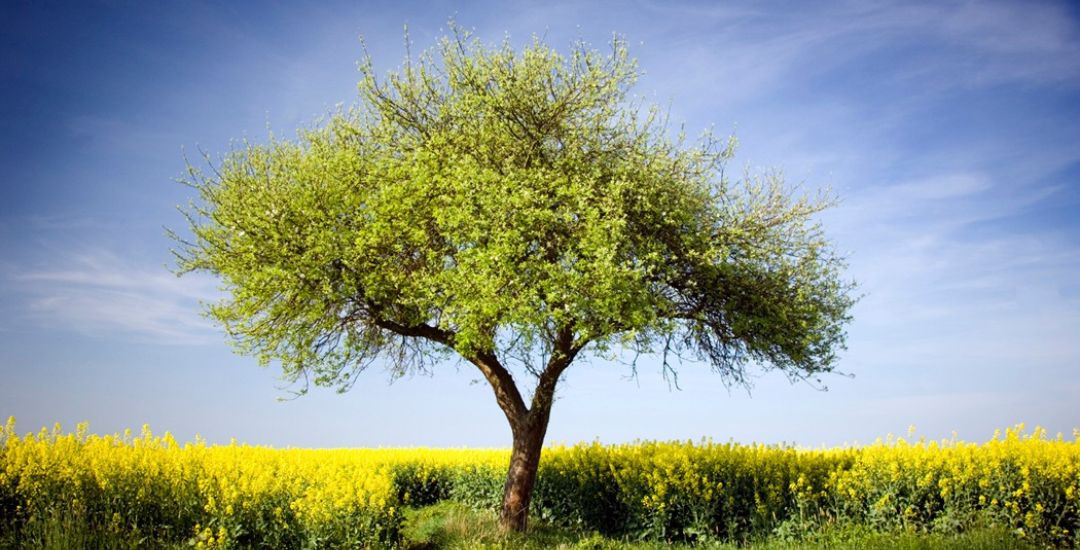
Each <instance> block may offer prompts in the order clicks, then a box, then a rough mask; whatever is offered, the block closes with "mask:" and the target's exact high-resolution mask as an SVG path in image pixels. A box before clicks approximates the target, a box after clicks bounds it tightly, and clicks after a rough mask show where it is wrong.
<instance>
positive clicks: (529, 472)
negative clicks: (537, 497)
mask: <svg viewBox="0 0 1080 550" xmlns="http://www.w3.org/2000/svg"><path fill="white" fill-rule="evenodd" d="M547 412H548V411H536V410H533V411H530V414H528V415H527V418H526V419H525V421H524V422H521V423H520V424H519V427H518V428H516V429H514V430H513V432H514V447H513V451H512V452H511V454H510V471H509V472H507V474H506V485H505V486H504V488H503V502H502V511H501V512H500V513H499V528H500V529H502V530H503V531H524V530H525V529H526V528H527V527H528V525H529V503H530V502H531V501H532V493H533V486H534V485H535V484H536V474H537V470H538V469H539V466H540V452H541V450H543V447H544V434H546V433H547V425H548V418H549V417H550V415H549V414H546V413H547Z"/></svg>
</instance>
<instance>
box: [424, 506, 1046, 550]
mask: <svg viewBox="0 0 1080 550" xmlns="http://www.w3.org/2000/svg"><path fill="white" fill-rule="evenodd" d="M403 534H404V540H403V547H404V548H405V549H406V550H473V549H483V550H511V549H514V550H548V549H552V550H866V549H881V550H1036V549H1037V547H1036V546H1033V545H1031V544H1028V543H1027V542H1025V541H1023V540H1020V539H1018V538H1016V537H1015V536H1013V535H1011V534H1010V533H1007V532H1005V531H1002V530H997V529H981V530H976V531H972V532H968V533H964V534H960V535H943V534H927V533H914V532H901V533H877V532H873V531H871V530H869V529H868V528H865V527H860V526H845V527H830V528H826V529H823V530H821V531H816V532H812V533H807V534H806V536H805V537H804V538H803V539H802V540H777V539H771V540H764V541H757V542H744V543H733V542H726V543H721V542H704V543H699V544H693V545H689V544H668V543H665V542H662V541H643V542H642V541H629V540H618V539H611V538H607V537H603V536H600V535H597V534H595V533H582V532H577V531H574V530H570V529H564V528H559V527H556V526H553V525H550V524H547V523H545V522H541V521H536V520H531V521H530V526H529V530H528V531H527V532H525V533H502V532H500V531H499V526H498V521H497V518H496V516H495V514H494V513H491V512H485V511H477V510H474V509H472V508H469V507H468V506H465V505H462V504H460V503H456V502H451V501H443V502H440V503H438V504H435V505H432V506H427V507H423V508H416V509H411V510H408V511H406V522H405V528H404V531H403Z"/></svg>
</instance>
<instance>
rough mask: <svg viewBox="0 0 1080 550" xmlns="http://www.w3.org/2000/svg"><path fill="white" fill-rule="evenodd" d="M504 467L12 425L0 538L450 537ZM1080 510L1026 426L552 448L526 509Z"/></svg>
mask: <svg viewBox="0 0 1080 550" xmlns="http://www.w3.org/2000/svg"><path fill="white" fill-rule="evenodd" d="M508 463H509V451H508V450H499V449H496V450H486V449H335V450H330V449H326V450H323V449H281V450H279V449H271V448H263V447H250V446H243V445H232V446H208V445H205V444H187V445H180V444H178V443H177V442H176V441H175V440H173V438H172V437H171V436H169V435H168V434H165V435H164V436H155V435H154V434H152V433H151V432H150V430H149V429H148V428H144V431H143V432H142V434H140V435H137V436H136V435H133V434H130V433H126V434H118V435H114V436H97V435H91V434H89V433H88V427H87V426H85V425H83V426H80V427H79V428H78V430H76V432H75V433H64V432H63V431H61V429H60V428H59V427H57V428H55V429H53V430H42V431H41V432H39V433H37V434H28V435H25V436H19V435H17V432H16V429H15V423H14V420H12V421H10V422H9V423H8V425H7V427H6V428H5V429H4V430H3V434H2V438H0V541H2V543H3V544H4V545H7V546H12V547H33V546H38V547H41V546H48V545H47V544H45V543H44V542H43V541H46V539H49V537H53V538H56V537H61V538H62V537H63V536H70V533H68V534H64V533H58V532H56V531H57V530H71V529H74V531H77V532H78V533H82V535H79V536H85V537H88V538H87V540H88V541H89V540H90V539H93V538H94V537H99V536H105V535H106V534H109V533H112V534H113V535H117V536H119V538H120V539H122V540H125V541H126V540H132V541H136V542H140V543H142V544H141V545H142V546H147V545H150V544H160V545H162V546H161V547H163V548H170V547H173V546H169V545H175V546H176V547H179V546H180V545H191V546H194V547H199V548H369V547H370V548H393V547H403V548H421V547H426V548H439V547H443V546H439V544H438V541H433V540H427V539H425V537H427V538H431V537H432V536H434V535H431V533H428V534H426V535H425V534H424V532H425V531H424V530H425V529H428V531H430V530H431V529H434V527H431V524H432V520H431V518H430V517H427V516H431V515H432V514H433V512H428V510H432V509H434V510H437V511H440V512H437V513H434V514H435V516H437V517H438V518H439V520H438V521H443V522H444V521H445V519H446V518H445V516H446V515H447V514H448V513H449V512H447V510H450V511H451V512H454V511H457V512H454V513H464V512H463V511H470V513H476V514H480V515H479V516H476V517H485V516H484V514H486V513H487V512H488V511H492V510H495V509H496V508H497V506H498V505H499V502H500V501H501V498H502V491H503V483H504V481H505V473H506V468H507V466H508ZM433 505H434V508H430V507H432V506H433ZM1078 509H1080V442H1078V441H1077V440H1076V439H1075V438H1074V439H1073V440H1066V439H1065V438H1063V437H1062V436H1057V437H1049V436H1048V435H1047V434H1046V433H1044V432H1043V431H1041V430H1039V429H1035V430H1034V431H1032V432H1030V433H1025V431H1024V428H1023V426H1018V427H1016V428H1015V429H1010V430H1007V431H1006V432H1005V433H1003V434H1001V435H1000V436H998V437H995V438H993V439H992V440H990V441H988V442H985V443H981V444H974V443H964V442H959V441H946V442H934V441H924V440H919V441H907V440H905V439H902V438H899V439H898V438H892V437H889V438H887V439H885V440H883V441H878V442H876V443H875V444H873V445H869V446H864V447H857V448H836V449H799V448H795V447H789V446H765V445H743V444H737V443H724V444H718V443H714V442H711V441H702V442H698V443H692V442H670V443H659V442H639V443H634V444H627V445H601V444H599V443H591V444H579V445H576V446H573V447H552V448H548V449H546V450H545V452H544V459H543V461H542V463H541V468H540V474H539V482H538V485H537V488H536V495H535V498H534V500H533V503H532V510H531V513H532V515H533V517H534V519H535V520H537V521H538V524H539V525H540V526H545V527H544V528H550V529H557V530H562V531H560V532H571V533H578V534H581V536H580V537H579V540H576V541H574V542H573V543H572V544H571V545H570V546H566V547H590V548H606V547H607V546H603V544H601V542H603V541H644V542H643V544H649V545H653V544H668V543H681V544H697V545H719V544H731V543H741V542H746V541H766V540H769V541H774V542H776V541H779V542H783V541H805V540H809V539H813V538H814V537H816V536H820V534H821V533H823V532H829V530H830V529H832V528H833V527H836V526H841V527H843V529H842V531H844V532H850V531H851V530H852V529H854V530H856V531H858V532H861V533H864V536H871V535H870V534H873V533H878V534H880V533H909V534H910V533H930V534H934V536H954V535H961V534H964V533H978V532H984V531H986V530H990V531H992V532H994V533H1009V534H1010V536H1009V537H1005V538H1006V539H1008V538H1014V539H1015V541H1013V542H1008V541H1005V542H1003V544H1004V543H1006V542H1007V543H1008V544H1021V542H1023V541H1027V542H1030V543H1032V544H1036V545H1039V546H1059V547H1076V546H1077V543H1078V541H1080V539H1078V538H1077V536H1076V532H1077V528H1078V527H1080V525H1078V523H1080V514H1078ZM450 515H453V514H450ZM425 517H427V519H426V520H425V519H424V518H425ZM492 517H494V516H492ZM425 521H426V522H427V525H428V527H426V528H425V527H424V525H425ZM469 521H473V520H469ZM435 523H437V524H438V525H442V524H441V523H438V522H435ZM439 529H445V527H439ZM832 530H833V531H835V529H832ZM582 537H583V538H582ZM589 537H595V540H596V541H600V542H597V543H596V545H594V546H588V545H587V544H586V543H588V541H589V540H592V539H590V538H589ZM436 538H437V537H436ZM425 540H426V542H425ZM582 541H584V542H582ZM133 544H134V543H133ZM485 544H486V543H485ZM560 544H563V545H564V546H565V545H566V544H568V543H566V542H563V543H560ZM582 544H586V545H585V546H582ZM589 544H591V543H589ZM83 545H84V546H87V547H89V546H93V544H90V543H89V542H86V541H83ZM575 545H576V546H575ZM835 546H836V545H833V546H830V547H835ZM612 547H616V546H612ZM617 547H622V546H617ZM916 547H918V546H916ZM1002 547H1013V546H1002ZM1015 547H1019V546H1015Z"/></svg>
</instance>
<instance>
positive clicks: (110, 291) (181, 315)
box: [4, 251, 220, 344]
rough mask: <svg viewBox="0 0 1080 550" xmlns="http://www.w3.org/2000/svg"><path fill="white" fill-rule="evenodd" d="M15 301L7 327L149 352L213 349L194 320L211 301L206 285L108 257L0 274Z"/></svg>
mask: <svg viewBox="0 0 1080 550" xmlns="http://www.w3.org/2000/svg"><path fill="white" fill-rule="evenodd" d="M4 275H5V278H6V279H7V283H6V284H5V286H6V287H9V288H12V289H13V290H15V291H16V292H18V293H19V294H20V295H21V299H20V300H18V302H19V304H18V305H17V306H16V307H17V308H18V311H16V312H14V315H13V316H12V317H10V318H9V319H10V320H13V321H15V322H31V323H34V324H38V325H41V326H44V327H47V328H52V329H61V330H71V331H75V332H79V333H83V334H87V335H91V336H95V337H103V336H107V337H118V338H122V339H134V340H139V341H151V342H153V343H157V344H201V343H206V342H210V341H219V340H220V337H219V336H215V331H214V329H213V327H212V325H211V323H209V322H208V321H206V320H204V319H203V318H201V317H199V315H198V309H199V305H198V304H199V302H200V301H210V300H213V299H215V298H216V291H215V282H214V280H213V279H212V278H211V277H208V276H204V275H200V274H191V275H185V276H184V277H182V278H177V277H176V276H175V275H173V274H172V273H170V272H169V271H168V270H167V269H166V268H165V267H164V266H160V267H157V268H149V267H147V266H146V265H142V264H133V263H132V262H131V261H130V260H126V259H123V258H121V257H119V256H117V255H116V254H114V253H112V252H109V251H88V252H82V253H78V254H74V255H71V256H69V257H64V258H63V259H62V260H59V261H57V262H56V263H55V264H53V265H48V266H43V267H39V268H35V269H13V268H10V267H9V269H7V270H6V272H5V274H4Z"/></svg>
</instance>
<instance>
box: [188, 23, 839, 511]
mask: <svg viewBox="0 0 1080 550" xmlns="http://www.w3.org/2000/svg"><path fill="white" fill-rule="evenodd" d="M452 31H453V32H452V33H451V34H450V35H449V36H446V37H444V38H442V39H441V41H440V42H439V43H438V46H437V47H436V48H434V49H432V50H429V51H426V52H425V53H423V54H422V55H420V56H419V57H418V58H416V59H412V58H410V57H409V56H406V58H405V62H404V65H403V66H402V68H400V69H399V71H397V72H391V73H389V74H387V75H386V76H385V77H383V78H382V79H380V78H378V77H377V75H376V72H375V70H374V69H373V67H372V63H371V60H370V57H366V58H365V60H364V61H363V62H362V63H361V64H360V70H361V73H362V80H361V81H360V84H359V92H360V103H359V104H358V105H356V106H353V107H350V108H339V109H337V110H336V111H334V112H332V113H331V114H329V115H328V117H327V118H326V119H325V120H323V121H321V122H319V123H317V124H315V125H313V126H312V127H309V128H304V129H302V130H301V131H300V132H299V135H298V138H297V139H296V140H295V141H289V140H279V139H276V138H275V137H274V136H273V135H272V134H271V136H270V138H269V142H268V143H266V144H255V143H249V142H244V143H242V144H240V145H238V146H235V147H234V148H233V150H232V151H231V152H229V153H228V154H226V155H224V156H222V157H221V158H219V159H217V160H216V161H215V160H213V159H210V158H207V159H206V161H207V163H208V164H209V165H210V167H211V169H212V170H211V172H210V173H209V174H206V173H203V172H202V171H201V170H199V169H197V168H194V167H189V177H188V178H187V179H185V180H184V183H186V184H188V185H190V186H191V187H192V188H194V189H195V190H196V191H197V192H198V198H197V199H195V200H193V201H192V202H191V205H190V206H189V208H187V209H186V210H185V211H184V212H185V214H186V215H187V218H188V222H189V224H190V229H191V231H192V233H193V238H188V239H187V240H184V239H181V238H180V237H176V238H177V239H178V240H179V241H180V247H179V249H178V250H177V251H176V254H177V257H178V267H179V271H180V272H181V273H183V272H188V271H207V272H210V273H213V274H216V275H217V276H219V277H220V278H221V280H222V281H223V284H224V288H225V289H226V290H227V291H228V297H227V298H226V299H224V300H222V301H221V302H219V303H217V304H213V305H210V306H208V308H207V313H208V315H209V317H211V318H213V319H215V320H216V321H218V322H219V323H220V324H221V325H222V326H223V327H224V330H225V331H226V332H227V334H228V335H229V336H230V337H231V339H232V340H233V342H234V344H235V345H236V346H237V347H238V349H239V350H240V351H241V352H242V353H245V354H249V355H252V356H254V357H256V358H258V360H259V362H260V363H261V364H262V365H264V366H265V365H267V364H270V363H276V364H280V366H281V368H282V371H283V373H284V377H285V378H286V379H287V380H289V381H291V382H303V384H302V388H303V389H302V390H301V392H302V391H305V390H306V389H307V387H308V385H309V384H310V383H314V384H315V385H322V386H330V387H337V388H338V389H339V390H340V391H346V390H348V389H349V388H350V387H351V386H352V385H353V384H354V383H355V381H356V377H357V375H358V374H359V373H360V372H362V371H364V370H365V369H366V368H368V367H369V366H370V365H372V364H373V363H375V362H379V363H380V364H383V365H385V366H386V367H387V368H388V369H389V371H390V372H391V373H392V376H394V377H398V376H402V375H405V374H407V373H411V372H418V371H419V372H431V371H432V370H433V369H434V368H435V367H436V366H437V365H438V364H440V363H443V362H444V361H445V360H447V359H449V358H451V357H455V356H456V357H457V358H459V359H461V360H463V361H466V362H468V363H470V364H471V365H473V366H475V367H476V368H477V369H478V370H479V372H480V373H481V374H482V375H483V377H484V379H485V380H486V381H487V382H488V383H489V384H490V385H491V388H492V390H493V391H494V393H495V399H496V401H497V402H498V405H499V407H500V408H501V409H502V411H503V413H504V414H505V415H506V419H507V421H508V422H509V424H510V430H511V432H512V434H513V446H512V454H511V464H510V468H509V471H508V473H507V479H506V485H505V491H504V496H503V503H502V510H501V515H500V524H501V525H502V527H503V528H505V529H512V530H521V529H524V528H525V526H526V521H527V513H528V509H529V502H530V498H531V494H532V489H533V484H534V482H535V480H536V473H537V467H538V463H539V460H540V453H541V448H542V444H543V440H544V434H545V432H546V430H547V427H548V419H549V417H550V413H551V406H552V401H553V398H554V396H555V391H556V386H557V384H558V383H559V381H560V379H561V378H562V377H563V376H564V373H565V371H566V369H567V368H568V367H570V365H571V364H573V363H574V361H575V360H576V359H578V358H579V357H582V356H583V355H593V356H599V357H604V358H615V357H616V356H618V354H620V353H623V354H625V353H630V354H632V355H622V357H630V356H633V357H635V358H636V357H638V356H640V355H641V354H655V355H657V356H659V357H660V358H661V359H662V365H663V367H662V368H663V372H664V373H665V375H669V374H674V373H675V372H676V369H677V368H678V367H679V366H680V365H681V364H682V363H683V362H697V363H704V364H707V365H709V366H711V368H712V369H713V370H714V371H715V372H716V373H718V374H719V375H720V377H721V379H722V381H723V382H724V383H726V384H747V383H748V379H747V372H748V368H750V367H754V366H757V367H760V368H762V369H766V370H767V369H778V370H780V371H782V372H784V373H786V374H787V375H788V376H789V377H791V378H793V379H800V380H804V379H808V378H815V379H816V377H817V375H818V374H820V373H825V372H829V371H831V370H832V369H833V367H834V365H835V363H836V360H837V356H836V353H837V352H838V350H840V349H842V348H843V346H844V338H845V334H844V331H843V326H844V325H845V324H846V323H847V322H848V321H849V315H848V311H849V309H850V307H851V306H852V304H853V302H854V299H853V298H852V297H851V296H850V292H851V290H852V289H853V285H852V284H851V283H848V282H844V281H843V280H841V279H840V272H841V271H842V269H843V267H844V264H843V259H842V258H841V257H839V256H838V255H837V254H836V253H835V251H834V250H833V247H832V245H831V243H830V242H829V241H828V240H827V239H826V238H825V237H824V236H823V233H822V230H821V228H820V226H819V224H817V223H816V222H815V221H814V219H813V218H814V216H815V214H817V213H819V212H820V211H822V210H823V209H825V208H828V207H829V206H831V205H832V204H833V201H832V200H831V199H830V198H829V197H828V196H825V195H821V194H817V195H815V196H812V197H808V196H806V195H805V194H804V193H801V192H800V191H799V190H798V189H797V188H793V187H792V186H789V185H787V184H786V183H785V181H784V179H783V177H782V176H781V175H780V174H778V173H764V174H757V175H755V174H751V173H747V174H746V175H745V176H743V177H742V178H740V179H738V180H737V181H732V180H730V179H729V178H728V177H727V176H726V174H725V171H724V168H725V165H726V164H727V162H728V161H729V160H730V159H731V158H732V157H733V154H734V149H735V142H734V140H733V139H731V140H718V139H715V138H714V137H713V136H712V135H710V134H708V133H706V134H705V135H704V136H703V138H702V139H701V140H700V141H699V142H694V143H693V144H691V143H689V142H688V140H687V139H685V137H684V136H682V135H681V134H680V135H679V136H678V137H672V136H670V132H669V129H668V126H667V123H666V120H665V117H663V116H661V113H660V112H659V110H658V109H657V108H656V107H655V106H650V105H648V104H646V103H645V102H643V101H642V100H640V99H634V98H631V97H630V96H629V95H628V91H629V89H630V88H631V86H632V85H633V84H634V83H635V82H636V80H637V77H638V70H637V64H636V61H635V60H632V59H631V58H630V57H629V56H628V52H627V48H626V44H625V42H624V41H623V40H622V39H620V38H618V37H616V38H615V39H614V40H613V42H612V43H611V49H610V51H609V52H607V53H606V54H604V53H600V52H598V51H595V50H591V49H589V48H588V47H587V46H586V45H585V44H584V43H581V42H578V43H575V44H572V46H571V48H570V52H569V55H567V56H564V55H560V54H559V53H557V52H556V51H554V50H553V49H551V48H550V47H548V46H547V45H545V44H544V43H543V41H541V40H539V39H536V38H534V39H533V42H532V44H531V45H530V46H529V47H527V48H525V49H523V50H522V51H520V52H518V51H516V50H515V49H514V48H513V47H512V46H511V45H510V43H509V41H505V42H503V43H502V44H501V45H485V44H484V43H482V42H480V41H478V40H476V39H475V38H473V37H472V36H471V35H470V34H469V33H468V32H466V31H463V30H461V29H460V28H459V27H452ZM635 361H636V359H635ZM634 368H636V367H634ZM526 379H527V380H529V381H531V383H530V384H529V385H528V386H521V387H519V385H518V383H519V381H521V380H526Z"/></svg>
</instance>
